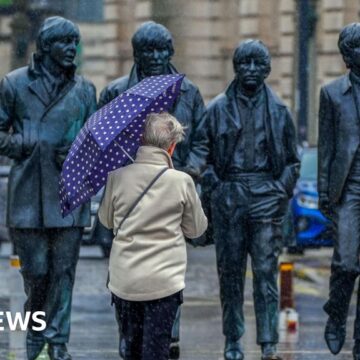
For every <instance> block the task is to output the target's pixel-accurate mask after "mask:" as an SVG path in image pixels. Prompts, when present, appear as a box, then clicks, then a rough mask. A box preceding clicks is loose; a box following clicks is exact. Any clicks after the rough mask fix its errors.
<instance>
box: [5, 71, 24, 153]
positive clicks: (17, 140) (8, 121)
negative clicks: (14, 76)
mask: <svg viewBox="0 0 360 360" xmlns="http://www.w3.org/2000/svg"><path fill="white" fill-rule="evenodd" d="M14 116H15V91H14V89H13V88H12V86H11V84H10V82H9V80H8V79H7V77H5V78H3V79H2V80H1V82H0V155H4V156H8V157H9V158H11V159H20V158H21V157H22V153H23V139H22V135H21V134H12V133H10V132H9V131H10V129H11V127H12V123H13V120H14Z"/></svg>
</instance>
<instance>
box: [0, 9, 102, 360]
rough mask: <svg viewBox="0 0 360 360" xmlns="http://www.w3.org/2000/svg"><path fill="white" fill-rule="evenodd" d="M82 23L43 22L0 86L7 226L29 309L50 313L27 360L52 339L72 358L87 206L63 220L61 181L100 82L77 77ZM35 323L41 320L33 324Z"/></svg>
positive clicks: (53, 355)
mask: <svg viewBox="0 0 360 360" xmlns="http://www.w3.org/2000/svg"><path fill="white" fill-rule="evenodd" d="M79 40H80V33H79V29H78V27H77V26H76V25H75V24H73V23H72V22H71V21H69V20H66V19H64V18H62V17H58V16H56V17H51V18H48V19H46V20H45V21H44V23H43V24H42V26H41V28H40V30H39V34H38V37H37V42H36V53H35V54H34V55H33V57H32V59H31V63H30V65H29V66H26V67H23V68H20V69H17V70H14V71H12V72H11V73H9V74H7V75H6V76H5V77H4V78H3V79H2V81H1V83H0V154H1V155H5V156H8V157H9V158H11V159H13V165H12V168H11V172H10V175H9V185H8V204H7V205H8V207H7V226H8V227H9V228H10V236H11V239H12V241H13V243H14V247H15V251H16V252H17V254H18V255H19V257H20V262H21V274H22V277H23V279H24V287H25V292H26V295H27V299H26V303H25V311H30V312H32V313H33V312H36V311H44V312H46V319H45V320H46V324H47V326H46V329H45V330H43V331H41V332H36V331H33V330H32V322H30V323H29V329H28V332H27V338H26V346H27V359H28V360H34V359H36V358H37V356H38V355H39V353H40V352H41V351H42V349H43V347H44V345H45V343H47V344H48V353H49V357H50V360H71V356H70V354H69V353H68V351H67V348H66V343H67V342H68V341H69V334H70V313H71V299H72V289H73V285H74V280H75V268H76V263H77V260H78V257H79V250H80V242H81V237H82V230H83V228H84V227H85V226H88V225H89V224H90V211H89V210H90V209H89V206H88V205H84V206H81V207H79V208H78V209H76V210H75V211H74V212H73V215H72V216H71V217H70V216H68V217H66V218H64V219H63V218H62V216H61V212H60V202H59V180H60V172H61V167H62V163H63V161H64V160H65V158H66V155H67V153H68V151H69V149H70V146H71V143H72V142H73V140H74V139H75V137H76V135H77V133H78V132H79V130H80V129H81V127H82V126H83V125H84V123H85V121H86V120H87V118H88V117H89V116H90V115H91V114H92V113H93V112H94V111H95V110H96V94H95V88H94V86H93V85H92V84H91V83H90V82H88V81H86V80H85V79H84V78H83V77H81V76H77V75H75V69H76V67H75V65H74V63H73V62H74V59H75V55H76V47H77V44H78V42H79ZM35 325H36V324H35Z"/></svg>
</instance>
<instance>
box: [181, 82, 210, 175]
mask: <svg viewBox="0 0 360 360" xmlns="http://www.w3.org/2000/svg"><path fill="white" fill-rule="evenodd" d="M206 155H207V137H206V108H205V105H204V101H203V99H202V97H201V95H200V92H199V90H198V89H197V90H196V94H195V97H194V108H193V111H192V132H191V145H190V153H189V155H188V157H187V160H186V168H185V169H183V170H184V171H185V172H187V173H188V174H190V175H192V176H195V178H197V177H199V176H200V174H201V173H202V171H203V170H204V169H205V166H206Z"/></svg>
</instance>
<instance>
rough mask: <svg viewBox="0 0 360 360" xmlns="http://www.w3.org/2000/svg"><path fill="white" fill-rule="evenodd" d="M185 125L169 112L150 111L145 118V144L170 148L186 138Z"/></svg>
mask: <svg viewBox="0 0 360 360" xmlns="http://www.w3.org/2000/svg"><path fill="white" fill-rule="evenodd" d="M184 136H185V127H184V126H182V125H181V124H180V122H179V121H178V120H177V119H176V118H175V117H174V116H172V115H170V114H169V113H167V112H162V113H160V114H156V113H150V114H148V116H147V117H146V120H145V129H144V134H143V138H142V142H143V145H148V146H156V147H159V148H161V149H164V150H168V149H169V147H170V146H171V145H172V144H174V143H175V144H177V143H179V142H180V141H182V140H183V139H184Z"/></svg>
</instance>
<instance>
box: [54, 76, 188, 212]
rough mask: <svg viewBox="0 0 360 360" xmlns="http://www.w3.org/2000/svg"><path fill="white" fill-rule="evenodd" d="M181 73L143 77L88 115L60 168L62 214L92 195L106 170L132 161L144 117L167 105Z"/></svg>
mask: <svg viewBox="0 0 360 360" xmlns="http://www.w3.org/2000/svg"><path fill="white" fill-rule="evenodd" d="M183 78H184V75H183V74H171V75H160V76H150V77H147V78H145V79H144V80H142V81H141V82H139V83H138V84H137V85H135V86H133V87H132V88H130V89H128V90H127V91H125V92H124V93H123V94H121V95H120V96H118V97H116V98H115V99H114V100H112V101H111V102H109V103H108V104H107V105H105V106H103V107H102V108H101V109H100V110H98V111H97V112H95V113H94V114H93V115H92V116H91V117H90V118H89V119H88V121H87V122H86V124H85V125H84V126H83V128H82V129H81V131H80V132H79V134H78V136H77V137H76V139H75V141H74V142H73V144H72V146H71V148H70V151H69V154H68V156H67V158H66V160H65V162H64V165H63V168H62V172H61V179H60V205H61V212H62V216H63V217H65V216H66V215H68V214H69V213H71V212H72V211H73V210H74V209H75V208H77V207H78V206H80V205H81V204H83V203H85V202H87V201H88V200H89V199H90V198H91V196H93V195H95V194H96V193H97V192H98V191H99V190H100V189H101V188H102V187H103V186H104V185H105V183H106V179H107V174H108V172H110V171H113V170H115V169H118V168H119V167H122V166H125V165H127V164H128V163H129V162H131V161H132V159H133V158H134V157H135V154H136V152H137V149H138V147H139V146H140V140H141V136H142V132H143V125H144V122H145V118H146V116H147V115H148V114H149V113H159V112H162V111H167V110H169V109H170V108H171V107H172V105H173V104H174V102H175V100H176V98H177V96H178V95H179V93H180V87H181V82H182V80H183Z"/></svg>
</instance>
